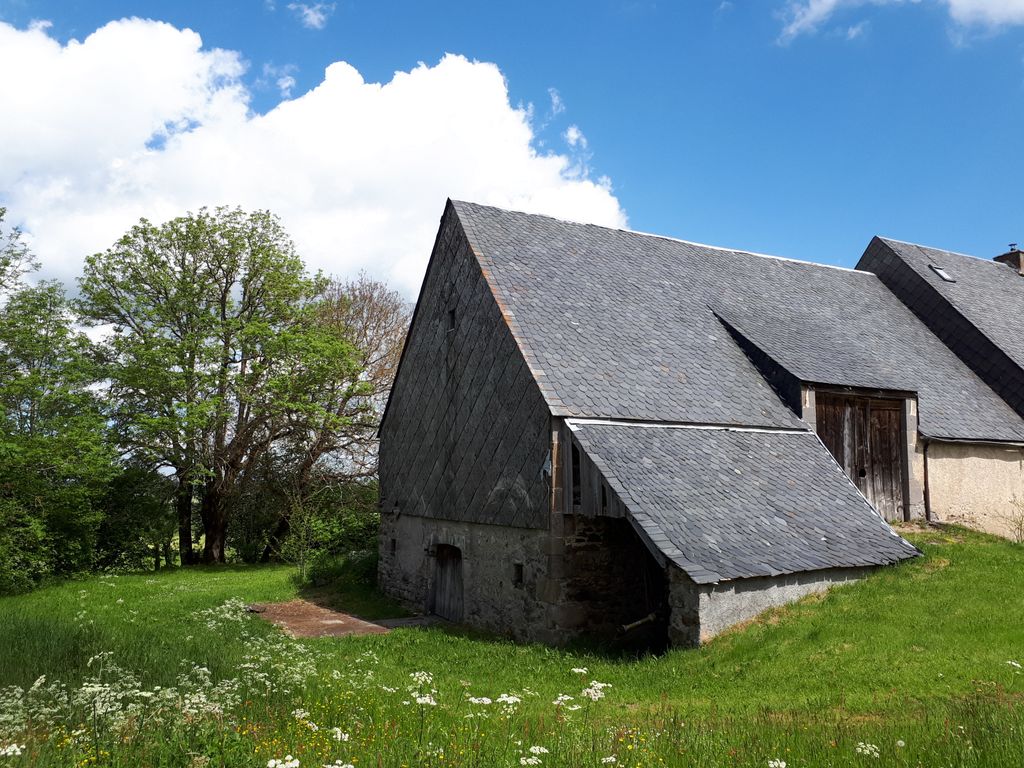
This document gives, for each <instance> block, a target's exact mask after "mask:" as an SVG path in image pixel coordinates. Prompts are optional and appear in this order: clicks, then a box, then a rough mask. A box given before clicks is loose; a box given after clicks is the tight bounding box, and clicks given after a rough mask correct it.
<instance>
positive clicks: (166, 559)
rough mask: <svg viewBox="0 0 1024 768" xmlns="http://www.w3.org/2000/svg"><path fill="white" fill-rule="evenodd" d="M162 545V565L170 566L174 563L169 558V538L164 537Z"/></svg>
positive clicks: (170, 556)
mask: <svg viewBox="0 0 1024 768" xmlns="http://www.w3.org/2000/svg"><path fill="white" fill-rule="evenodd" d="M162 546H163V549H164V565H166V566H167V567H168V568H170V567H171V566H172V565H174V560H173V559H171V558H172V555H171V540H170V539H165V540H164V542H163V545H162Z"/></svg>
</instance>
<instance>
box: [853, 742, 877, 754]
mask: <svg viewBox="0 0 1024 768" xmlns="http://www.w3.org/2000/svg"><path fill="white" fill-rule="evenodd" d="M856 749H857V754H858V755H864V757H880V756H881V751H880V750H879V749H878V745H877V744H867V743H865V742H863V741H858V742H857V747H856Z"/></svg>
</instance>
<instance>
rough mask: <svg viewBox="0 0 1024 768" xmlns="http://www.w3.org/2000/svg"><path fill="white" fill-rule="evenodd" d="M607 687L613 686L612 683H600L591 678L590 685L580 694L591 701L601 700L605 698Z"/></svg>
mask: <svg viewBox="0 0 1024 768" xmlns="http://www.w3.org/2000/svg"><path fill="white" fill-rule="evenodd" d="M605 688H611V683H599V682H597V680H591V681H590V687H588V688H584V689H583V690H582V691H581V692H580V695H581V696H585V697H586V698H588V699H590V700H591V701H599V700H600V699H603V698H604V689H605Z"/></svg>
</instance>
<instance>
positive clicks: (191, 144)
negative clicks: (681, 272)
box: [0, 19, 626, 294]
mask: <svg viewBox="0 0 1024 768" xmlns="http://www.w3.org/2000/svg"><path fill="white" fill-rule="evenodd" d="M129 62H130V66H127V63H129ZM0 68H2V70H3V71H5V72H7V73H16V74H8V76H7V78H6V80H5V84H4V91H5V94H4V107H5V112H6V113H7V114H9V115H16V116H17V119H5V120H0V205H6V206H8V207H9V209H10V214H9V215H10V219H11V221H12V222H17V223H20V224H21V225H22V226H23V227H24V228H25V229H26V230H28V232H29V233H30V234H31V236H32V241H33V246H34V248H35V250H36V252H37V253H38V255H39V256H40V258H41V259H42V261H43V264H44V273H45V274H46V275H47V276H52V277H59V278H62V279H65V280H69V279H71V278H73V277H74V276H75V275H77V274H78V273H79V271H80V268H81V260H82V258H83V256H84V255H85V254H88V253H92V252H95V251H98V250H102V249H104V248H106V247H108V246H109V245H111V244H112V243H113V242H114V240H116V238H117V237H119V236H120V235H121V234H123V233H124V232H125V231H126V230H127V229H128V228H129V227H130V226H131V225H132V224H133V223H135V222H136V221H137V220H138V219H139V218H140V217H142V216H145V217H147V218H149V219H150V220H153V221H163V220H166V219H168V218H171V217H173V216H177V215H180V214H182V213H184V212H185V211H187V210H196V209H197V208H199V207H200V206H203V205H206V206H216V205H241V206H243V207H245V208H250V209H255V208H269V209H270V210H272V211H274V212H276V213H277V214H278V215H280V216H281V218H282V221H283V223H284V224H285V226H286V227H287V229H288V230H289V232H290V233H291V234H292V236H293V237H294V238H295V240H296V242H297V244H298V246H299V248H300V251H301V252H302V253H303V255H304V256H305V258H306V260H307V262H308V263H309V264H310V265H311V266H313V267H316V268H321V269H324V270H325V271H327V272H331V273H335V274H352V273H354V272H355V271H357V270H359V269H368V270H369V271H370V272H371V273H372V274H375V275H377V276H379V277H383V278H385V279H388V280H390V281H391V282H392V283H393V284H394V285H395V286H396V287H399V288H400V289H402V290H404V291H405V292H406V293H410V294H411V293H414V292H415V290H416V289H417V288H418V286H419V282H420V280H421V278H422V274H423V269H424V267H425V265H426V261H427V258H428V257H429V251H430V247H431V245H432V244H433V236H434V232H435V231H436V229H437V222H438V218H439V216H440V214H441V212H442V209H443V205H444V200H445V198H446V197H453V198H462V199H467V200H475V201H478V202H481V203H486V204H492V205H499V206H504V207H509V208H515V209H520V210H528V211H535V212H543V213H548V214H551V215H554V216H559V217H563V218H567V219H573V220H578V221H589V222H594V223H599V224H605V225H610V226H624V225H625V222H626V219H625V214H624V212H623V210H622V208H621V206H620V205H619V202H618V200H617V199H616V198H615V195H614V193H613V191H612V189H611V184H610V182H609V181H608V180H607V179H605V178H598V179H592V178H591V177H590V171H589V168H587V167H586V166H582V167H581V166H580V164H579V162H578V158H577V157H576V156H575V155H574V153H573V152H571V151H570V152H568V153H562V154H560V153H554V152H552V153H548V154H542V153H540V152H538V151H537V149H536V144H535V135H534V128H533V126H532V125H531V123H530V119H529V116H528V113H527V111H526V110H524V109H522V108H517V107H513V106H512V104H511V103H510V101H509V94H508V90H507V87H506V83H505V80H504V78H503V76H502V73H501V72H500V70H499V69H498V67H497V66H495V65H493V64H487V63H480V62H474V61H469V60H467V59H465V58H463V57H461V56H455V55H447V56H445V57H444V58H443V59H441V61H439V62H438V63H436V64H434V65H427V64H420V65H419V66H417V67H415V68H413V69H412V70H411V71H408V72H398V73H396V74H395V75H394V77H393V78H392V79H391V80H390V82H387V83H368V82H366V81H365V80H364V79H363V77H362V76H361V75H360V74H359V72H358V71H356V70H355V69H354V68H353V67H352V66H350V65H349V64H347V63H345V62H337V63H334V64H332V65H331V66H330V67H328V68H327V70H326V72H325V74H324V77H323V80H322V82H320V84H319V85H318V86H317V87H315V88H314V89H312V90H311V91H309V92H307V93H305V94H303V95H301V96H299V97H298V98H295V99H292V100H290V101H283V102H281V103H280V104H278V105H277V106H276V107H275V108H273V109H271V110H270V111H269V112H267V113H266V114H262V115H261V114H254V113H253V112H252V111H251V109H250V107H249V92H248V90H247V89H246V88H245V86H244V85H243V83H242V76H243V74H244V66H243V63H242V59H241V56H240V55H239V54H238V53H236V52H232V51H225V50H219V49H204V48H203V46H202V41H201V40H200V38H199V36H198V35H197V34H195V33H194V32H191V31H188V30H180V29H176V28H175V27H173V26H171V25H169V24H165V23H160V22H154V21H143V20H139V19H131V20H124V21H119V22H113V23H110V24H107V25H106V26H104V27H102V28H101V29H99V30H97V31H96V32H94V33H93V34H91V35H89V36H88V37H87V38H85V39H84V40H82V41H81V42H78V41H71V42H69V43H68V44H67V45H62V44H61V43H59V42H57V41H56V40H54V39H53V38H51V37H50V36H49V35H48V33H47V30H46V29H45V28H41V27H36V28H33V29H25V30H19V29H15V28H13V27H11V26H9V25H6V24H3V23H0ZM576 130H577V131H579V129H578V128H577V129H576ZM579 137H582V132H580V133H579ZM578 143H579V140H577V144H578Z"/></svg>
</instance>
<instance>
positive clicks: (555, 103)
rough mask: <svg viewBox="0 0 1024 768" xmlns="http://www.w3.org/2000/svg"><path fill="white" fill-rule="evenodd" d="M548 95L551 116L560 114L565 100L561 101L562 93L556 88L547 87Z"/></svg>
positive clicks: (563, 109)
mask: <svg viewBox="0 0 1024 768" xmlns="http://www.w3.org/2000/svg"><path fill="white" fill-rule="evenodd" d="M548 97H549V98H550V99H551V116H552V117H554V116H555V115H560V114H562V113H563V112H565V102H564V101H562V94H560V93H559V92H558V89H557V88H548Z"/></svg>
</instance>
